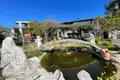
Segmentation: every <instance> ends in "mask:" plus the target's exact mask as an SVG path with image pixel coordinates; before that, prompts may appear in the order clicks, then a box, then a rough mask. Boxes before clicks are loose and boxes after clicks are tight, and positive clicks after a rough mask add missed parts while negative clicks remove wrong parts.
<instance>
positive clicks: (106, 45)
mask: <svg viewBox="0 0 120 80" xmlns="http://www.w3.org/2000/svg"><path fill="white" fill-rule="evenodd" d="M96 43H97V45H98V46H100V47H102V48H108V49H109V50H114V51H117V50H118V49H119V48H118V47H117V46H116V45H113V44H112V42H111V41H109V40H102V37H101V36H97V37H96Z"/></svg>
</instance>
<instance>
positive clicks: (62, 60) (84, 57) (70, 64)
mask: <svg viewBox="0 0 120 80" xmlns="http://www.w3.org/2000/svg"><path fill="white" fill-rule="evenodd" d="M41 65H42V66H43V67H44V68H45V69H46V70H48V71H52V72H54V71H55V70H56V69H60V70H61V71H62V72H63V75H64V77H65V79H66V80H78V78H77V73H78V72H79V71H81V70H86V71H87V72H88V73H89V74H90V75H91V77H92V78H93V79H94V80H96V79H97V76H100V74H101V72H104V71H105V72H106V73H107V75H111V74H112V71H114V70H115V68H114V66H113V65H111V64H109V63H106V62H105V61H99V60H97V59H96V58H95V57H94V55H91V53H89V52H86V51H69V50H59V49H58V50H53V51H52V52H49V53H47V54H46V55H45V56H44V57H43V58H42V60H41Z"/></svg>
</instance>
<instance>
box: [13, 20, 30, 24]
mask: <svg viewBox="0 0 120 80" xmlns="http://www.w3.org/2000/svg"><path fill="white" fill-rule="evenodd" d="M15 23H16V24H18V23H23V24H28V23H30V21H16V22H15Z"/></svg>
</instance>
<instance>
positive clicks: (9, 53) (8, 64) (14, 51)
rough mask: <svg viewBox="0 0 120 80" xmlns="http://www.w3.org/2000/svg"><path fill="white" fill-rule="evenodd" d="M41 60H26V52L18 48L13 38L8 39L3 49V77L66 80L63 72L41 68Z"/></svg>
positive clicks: (16, 79) (24, 79)
mask: <svg viewBox="0 0 120 80" xmlns="http://www.w3.org/2000/svg"><path fill="white" fill-rule="evenodd" d="M45 54H46V53H44V54H43V55H42V56H41V57H40V58H37V57H33V58H30V59H27V58H26V55H25V54H24V50H23V49H22V48H20V47H17V46H16V45H15V43H14V40H13V39H12V38H11V37H7V38H6V39H5V40H4V41H3V44H2V48H1V64H0V67H1V68H3V70H2V76H3V77H5V78H6V80H65V79H64V77H63V74H62V72H61V71H59V70H56V71H55V72H54V73H51V72H47V71H46V70H45V69H44V68H43V67H42V66H40V60H41V59H42V57H43V56H44V55H45Z"/></svg>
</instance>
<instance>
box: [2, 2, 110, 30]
mask: <svg viewBox="0 0 120 80" xmlns="http://www.w3.org/2000/svg"><path fill="white" fill-rule="evenodd" d="M108 3H109V0H0V26H3V27H6V28H12V27H13V26H16V27H17V25H16V24H15V21H34V20H38V21H39V22H42V21H44V20H48V19H53V20H55V21H57V22H59V23H61V22H68V21H74V20H77V18H79V19H80V20H81V19H89V18H95V17H97V16H105V9H104V4H108Z"/></svg>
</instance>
